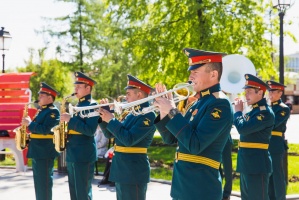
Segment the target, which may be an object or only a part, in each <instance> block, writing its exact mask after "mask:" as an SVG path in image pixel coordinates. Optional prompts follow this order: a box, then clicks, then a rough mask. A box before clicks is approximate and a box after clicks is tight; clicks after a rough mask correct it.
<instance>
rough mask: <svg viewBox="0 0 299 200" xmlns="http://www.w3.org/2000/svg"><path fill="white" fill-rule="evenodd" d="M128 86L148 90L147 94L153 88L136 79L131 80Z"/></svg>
mask: <svg viewBox="0 0 299 200" xmlns="http://www.w3.org/2000/svg"><path fill="white" fill-rule="evenodd" d="M128 86H131V87H136V88H138V89H140V90H142V91H144V92H146V93H147V94H149V93H150V92H151V88H149V87H147V86H145V85H143V84H141V83H138V82H135V81H129V82H128Z"/></svg>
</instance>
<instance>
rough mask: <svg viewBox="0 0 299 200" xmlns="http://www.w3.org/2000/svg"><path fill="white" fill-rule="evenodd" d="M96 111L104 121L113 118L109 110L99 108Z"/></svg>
mask: <svg viewBox="0 0 299 200" xmlns="http://www.w3.org/2000/svg"><path fill="white" fill-rule="evenodd" d="M98 112H99V114H100V117H101V118H102V120H103V121H104V122H107V123H109V122H110V120H111V119H113V118H114V115H113V114H112V113H111V112H109V111H107V110H105V109H103V108H100V109H99V111H98Z"/></svg>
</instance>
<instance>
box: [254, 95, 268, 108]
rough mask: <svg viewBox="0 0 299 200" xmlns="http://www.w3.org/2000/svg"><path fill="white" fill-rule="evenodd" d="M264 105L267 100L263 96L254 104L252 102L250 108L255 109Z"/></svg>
mask: <svg viewBox="0 0 299 200" xmlns="http://www.w3.org/2000/svg"><path fill="white" fill-rule="evenodd" d="M265 105H267V101H266V99H265V98H262V99H261V100H260V101H258V102H256V103H255V104H252V108H253V109H255V108H259V107H260V106H265Z"/></svg>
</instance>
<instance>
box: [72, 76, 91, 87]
mask: <svg viewBox="0 0 299 200" xmlns="http://www.w3.org/2000/svg"><path fill="white" fill-rule="evenodd" d="M76 81H79V82H83V83H86V84H88V85H90V86H93V85H94V82H92V81H90V80H88V79H86V78H82V77H77V78H76Z"/></svg>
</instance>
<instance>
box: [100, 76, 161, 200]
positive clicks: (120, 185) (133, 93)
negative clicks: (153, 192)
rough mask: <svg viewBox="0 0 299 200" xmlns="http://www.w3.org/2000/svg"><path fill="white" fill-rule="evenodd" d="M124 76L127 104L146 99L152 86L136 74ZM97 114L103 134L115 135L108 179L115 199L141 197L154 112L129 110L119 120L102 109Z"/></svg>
mask: <svg viewBox="0 0 299 200" xmlns="http://www.w3.org/2000/svg"><path fill="white" fill-rule="evenodd" d="M128 79H129V80H128V84H127V87H126V88H125V89H126V99H127V102H128V103H130V102H133V101H137V100H140V99H143V98H146V97H147V96H148V94H150V92H151V90H152V89H153V88H151V87H150V86H149V85H147V84H145V83H143V82H142V81H140V80H139V79H137V78H136V77H133V76H131V75H128ZM101 103H102V102H101ZM103 103H107V102H103ZM148 106H149V103H148V102H145V103H142V104H140V105H136V106H135V107H134V108H133V109H135V110H136V111H138V110H142V109H143V108H146V107H148ZM99 113H100V116H101V118H100V119H99V125H100V127H101V129H102V131H103V133H104V135H105V136H106V137H107V138H112V137H114V138H115V147H114V156H113V158H112V164H111V170H110V176H109V181H112V182H115V187H116V196H117V199H118V200H145V199H146V190H147V183H148V182H149V181H150V165H149V160H148V156H147V148H148V147H149V146H150V144H151V143H152V140H153V136H154V133H155V130H156V129H155V127H154V119H155V114H154V113H153V112H149V113H147V114H144V115H137V116H135V115H134V114H132V113H130V114H128V115H127V116H126V118H125V119H124V121H123V122H120V121H118V120H117V119H115V118H114V116H113V114H112V113H110V112H109V111H107V110H105V109H103V108H102V109H100V111H99Z"/></svg>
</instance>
